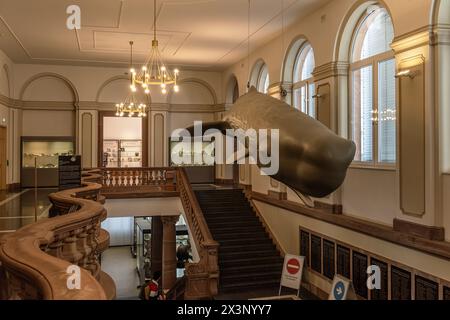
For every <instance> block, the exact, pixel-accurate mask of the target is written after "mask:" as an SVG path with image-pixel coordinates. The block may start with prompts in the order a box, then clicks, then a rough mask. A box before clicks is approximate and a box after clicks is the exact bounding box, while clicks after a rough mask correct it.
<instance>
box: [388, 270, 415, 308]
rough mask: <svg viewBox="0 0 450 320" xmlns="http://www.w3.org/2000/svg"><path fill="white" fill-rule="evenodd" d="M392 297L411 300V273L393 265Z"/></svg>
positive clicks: (393, 298)
mask: <svg viewBox="0 0 450 320" xmlns="http://www.w3.org/2000/svg"><path fill="white" fill-rule="evenodd" d="M391 299H392V300H411V273H410V272H408V271H405V270H403V269H400V268H397V267H394V266H392V268H391Z"/></svg>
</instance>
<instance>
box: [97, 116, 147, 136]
mask: <svg viewBox="0 0 450 320" xmlns="http://www.w3.org/2000/svg"><path fill="white" fill-rule="evenodd" d="M103 139H111V140H114V139H123V140H141V139H142V120H141V118H127V117H123V118H118V117H105V118H104V119H103Z"/></svg>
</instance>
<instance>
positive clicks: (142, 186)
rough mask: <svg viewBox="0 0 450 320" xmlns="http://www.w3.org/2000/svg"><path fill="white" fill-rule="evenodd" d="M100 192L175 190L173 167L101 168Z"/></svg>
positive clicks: (150, 192) (128, 193)
mask: <svg viewBox="0 0 450 320" xmlns="http://www.w3.org/2000/svg"><path fill="white" fill-rule="evenodd" d="M99 173H100V175H101V176H102V180H101V184H102V185H103V189H102V193H103V194H104V195H106V196H107V197H108V196H114V195H119V196H120V195H122V196H124V195H125V196H127V195H128V196H131V195H132V194H135V195H139V194H157V193H161V192H170V191H175V189H176V183H175V177H176V169H174V168H102V169H99Z"/></svg>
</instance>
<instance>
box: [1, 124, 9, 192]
mask: <svg viewBox="0 0 450 320" xmlns="http://www.w3.org/2000/svg"><path fill="white" fill-rule="evenodd" d="M6 142H7V140H6V127H0V190H6V168H7V166H8V163H7V159H6Z"/></svg>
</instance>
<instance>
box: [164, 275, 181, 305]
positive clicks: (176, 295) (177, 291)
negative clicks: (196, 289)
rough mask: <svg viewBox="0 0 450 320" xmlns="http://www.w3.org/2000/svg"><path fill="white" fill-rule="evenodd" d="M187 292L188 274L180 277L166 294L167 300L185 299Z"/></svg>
mask: <svg viewBox="0 0 450 320" xmlns="http://www.w3.org/2000/svg"><path fill="white" fill-rule="evenodd" d="M185 294H186V276H183V277H181V278H179V279H178V280H177V281H176V282H175V284H174V285H173V287H172V288H170V290H169V292H167V294H166V299H167V300H183V299H184V298H185Z"/></svg>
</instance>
